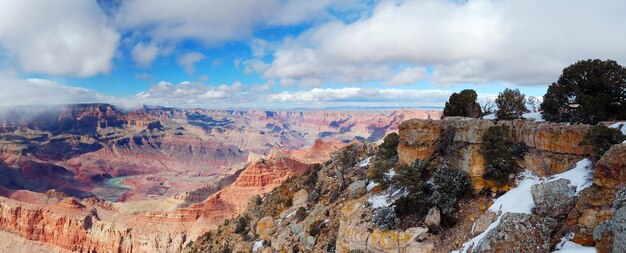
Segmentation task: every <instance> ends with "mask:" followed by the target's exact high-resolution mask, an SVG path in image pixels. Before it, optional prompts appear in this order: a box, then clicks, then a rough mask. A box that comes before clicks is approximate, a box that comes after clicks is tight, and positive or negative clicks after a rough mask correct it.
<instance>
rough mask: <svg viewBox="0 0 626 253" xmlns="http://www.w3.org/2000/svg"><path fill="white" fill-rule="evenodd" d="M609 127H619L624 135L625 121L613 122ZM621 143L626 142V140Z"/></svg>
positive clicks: (625, 133) (625, 131)
mask: <svg viewBox="0 0 626 253" xmlns="http://www.w3.org/2000/svg"><path fill="white" fill-rule="evenodd" d="M609 127H610V128H615V129H619V130H621V131H622V134H624V135H626V121H622V122H617V123H614V124H613V125H610V126H609ZM622 143H626V141H624V142H622Z"/></svg>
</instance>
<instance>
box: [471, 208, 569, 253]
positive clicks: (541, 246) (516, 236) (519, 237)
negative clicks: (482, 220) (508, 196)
mask: <svg viewBox="0 0 626 253" xmlns="http://www.w3.org/2000/svg"><path fill="white" fill-rule="evenodd" d="M556 225H557V222H556V220H555V219H553V218H549V217H545V218H544V217H541V216H539V215H534V214H523V213H505V214H504V215H502V217H501V221H500V224H498V226H496V227H495V228H494V229H492V230H490V231H489V232H488V233H487V234H486V235H485V238H483V239H482V240H481V241H480V243H479V244H478V246H477V247H476V248H475V249H474V251H473V252H475V253H483V252H484V253H486V252H502V253H508V252H511V253H514V252H547V251H549V250H550V235H551V234H552V232H553V231H554V229H555V228H556Z"/></svg>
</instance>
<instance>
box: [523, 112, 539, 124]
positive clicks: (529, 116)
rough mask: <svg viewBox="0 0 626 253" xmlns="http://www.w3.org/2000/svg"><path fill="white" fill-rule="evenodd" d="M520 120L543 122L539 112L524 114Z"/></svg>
mask: <svg viewBox="0 0 626 253" xmlns="http://www.w3.org/2000/svg"><path fill="white" fill-rule="evenodd" d="M522 118H525V119H534V120H535V121H537V122H539V121H543V117H541V113H540V112H529V113H524V114H522Z"/></svg>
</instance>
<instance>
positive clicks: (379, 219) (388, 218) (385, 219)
mask: <svg viewBox="0 0 626 253" xmlns="http://www.w3.org/2000/svg"><path fill="white" fill-rule="evenodd" d="M372 224H374V226H376V227H378V228H380V230H382V231H387V230H390V229H395V228H396V227H397V226H398V225H399V224H400V219H398V216H396V213H395V211H394V209H393V207H381V208H377V209H375V210H374V212H373V214H372Z"/></svg>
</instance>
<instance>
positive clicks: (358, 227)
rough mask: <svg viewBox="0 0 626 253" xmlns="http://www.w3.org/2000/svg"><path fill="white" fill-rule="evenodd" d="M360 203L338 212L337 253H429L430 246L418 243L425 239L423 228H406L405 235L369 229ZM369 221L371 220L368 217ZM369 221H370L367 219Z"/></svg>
mask: <svg viewBox="0 0 626 253" xmlns="http://www.w3.org/2000/svg"><path fill="white" fill-rule="evenodd" d="M363 201H364V200H362V199H361V200H355V201H350V202H348V203H346V204H345V206H344V208H342V210H341V221H340V224H339V231H338V234H337V251H336V252H338V253H348V252H350V251H351V250H361V251H364V252H406V253H409V252H416V253H421V252H432V251H433V247H434V246H433V244H431V243H425V242H420V241H423V240H424V239H425V238H426V236H427V232H428V229H427V228H421V227H416V228H409V229H407V230H405V231H398V230H387V231H382V230H380V229H378V228H374V229H371V228H370V227H371V223H370V222H369V219H367V218H364V217H367V216H368V213H367V209H366V208H363ZM370 217H371V216H370ZM370 219H371V218H370Z"/></svg>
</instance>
